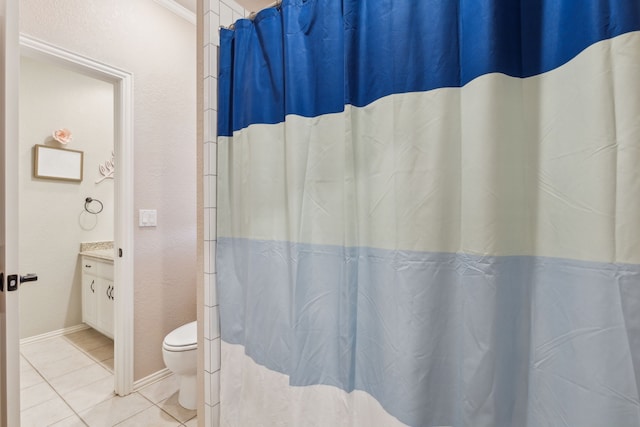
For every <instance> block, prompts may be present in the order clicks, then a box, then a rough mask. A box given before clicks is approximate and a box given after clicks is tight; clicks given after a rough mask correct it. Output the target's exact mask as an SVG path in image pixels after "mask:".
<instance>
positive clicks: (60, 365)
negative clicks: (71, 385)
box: [36, 349, 95, 381]
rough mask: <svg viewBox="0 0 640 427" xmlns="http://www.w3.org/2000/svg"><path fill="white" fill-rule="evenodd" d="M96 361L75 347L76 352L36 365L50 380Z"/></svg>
mask: <svg viewBox="0 0 640 427" xmlns="http://www.w3.org/2000/svg"><path fill="white" fill-rule="evenodd" d="M94 363H95V362H94V361H93V360H92V359H91V358H90V357H89V356H87V355H86V354H84V353H83V352H81V351H80V350H77V349H75V353H71V354H70V355H68V356H66V357H61V358H59V359H57V360H52V361H49V362H48V363H46V364H43V365H40V366H37V365H36V369H37V370H38V372H40V374H41V375H42V376H43V377H44V378H45V379H46V380H48V381H50V380H52V379H53V378H57V377H60V376H62V375H66V374H68V373H70V372H73V371H76V370H78V369H80V368H84V367H86V366H90V365H92V364H94Z"/></svg>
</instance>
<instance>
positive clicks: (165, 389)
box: [138, 374, 179, 403]
mask: <svg viewBox="0 0 640 427" xmlns="http://www.w3.org/2000/svg"><path fill="white" fill-rule="evenodd" d="M178 388H179V384H178V378H177V377H176V376H175V375H173V374H172V375H170V376H168V377H167V378H163V379H161V380H160V381H156V382H155V383H153V384H149V385H148V386H146V387H144V388H142V389H140V390H138V393H140V394H141V395H143V396H144V397H146V398H147V399H149V400H150V401H152V402H153V403H159V402H162V401H163V400H167V399H168V398H169V397H171V396H172V395H173V394H175V393H177V392H178Z"/></svg>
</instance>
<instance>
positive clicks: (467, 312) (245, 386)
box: [216, 0, 640, 427]
mask: <svg viewBox="0 0 640 427" xmlns="http://www.w3.org/2000/svg"><path fill="white" fill-rule="evenodd" d="M220 37H221V48H220V59H219V62H220V70H219V91H218V93H219V95H218V96H219V113H218V134H219V138H218V193H217V194H218V212H217V215H218V223H217V235H218V240H217V253H216V261H217V267H216V268H217V292H218V293H217V298H218V301H219V310H220V328H221V357H222V360H221V365H222V368H221V371H220V390H221V405H220V417H221V425H222V426H223V427H230V426H234V427H255V426H281V427H308V426H318V427H341V426H344V427H401V426H410V427H434V426H455V427H560V426H567V427H638V426H640V400H639V387H638V384H640V2H639V1H638V0H521V1H513V0H480V1H453V2H451V1H440V0H420V1H397V0H396V1H391V0H284V1H283V3H282V5H281V6H280V7H278V8H277V9H276V8H270V9H266V10H264V11H262V12H260V13H258V14H257V16H255V18H254V19H253V20H248V19H243V20H239V21H238V22H236V23H235V26H234V27H233V28H232V29H222V30H221V33H220Z"/></svg>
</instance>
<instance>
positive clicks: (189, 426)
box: [184, 417, 198, 427]
mask: <svg viewBox="0 0 640 427" xmlns="http://www.w3.org/2000/svg"><path fill="white" fill-rule="evenodd" d="M184 425H185V426H186V427H198V417H193V418H191V419H190V420H189V421H187V422H186V423H184Z"/></svg>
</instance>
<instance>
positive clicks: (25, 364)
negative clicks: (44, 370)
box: [20, 354, 33, 372]
mask: <svg viewBox="0 0 640 427" xmlns="http://www.w3.org/2000/svg"><path fill="white" fill-rule="evenodd" d="M25 369H27V370H28V369H33V366H31V363H29V362H28V361H27V359H25V357H24V356H23V355H22V354H21V355H20V372H22V371H24V370H25Z"/></svg>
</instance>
